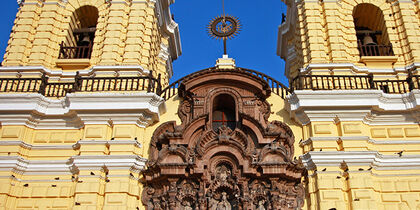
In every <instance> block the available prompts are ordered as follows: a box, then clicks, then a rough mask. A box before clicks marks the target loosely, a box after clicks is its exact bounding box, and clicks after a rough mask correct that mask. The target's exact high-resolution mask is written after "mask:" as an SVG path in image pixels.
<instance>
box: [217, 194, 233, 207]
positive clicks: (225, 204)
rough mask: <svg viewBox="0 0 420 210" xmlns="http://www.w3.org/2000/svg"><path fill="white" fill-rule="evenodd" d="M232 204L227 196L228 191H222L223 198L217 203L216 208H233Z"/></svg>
mask: <svg viewBox="0 0 420 210" xmlns="http://www.w3.org/2000/svg"><path fill="white" fill-rule="evenodd" d="M231 209H232V206H231V205H230V203H229V201H228V200H227V197H226V192H222V200H221V201H220V202H219V203H218V204H217V209H216V210H231Z"/></svg>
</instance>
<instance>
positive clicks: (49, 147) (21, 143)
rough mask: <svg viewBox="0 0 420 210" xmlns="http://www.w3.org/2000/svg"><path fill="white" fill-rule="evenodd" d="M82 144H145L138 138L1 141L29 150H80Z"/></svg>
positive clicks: (1, 143) (0, 142) (7, 144)
mask: <svg viewBox="0 0 420 210" xmlns="http://www.w3.org/2000/svg"><path fill="white" fill-rule="evenodd" d="M81 145H134V146H135V147H138V148H142V147H143V145H142V144H141V143H140V142H138V141H136V140H94V141H92V140H79V141H77V143H75V144H72V145H62V144H57V145H55V144H48V145H33V144H29V143H26V142H24V141H5V140H2V141H0V147H1V146H19V147H22V148H24V149H28V150H78V149H79V148H80V146H81Z"/></svg>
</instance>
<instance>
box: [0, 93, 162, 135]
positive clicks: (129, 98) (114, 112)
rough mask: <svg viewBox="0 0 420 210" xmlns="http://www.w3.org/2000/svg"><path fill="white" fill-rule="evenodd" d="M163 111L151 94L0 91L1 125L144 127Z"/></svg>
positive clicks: (154, 120)
mask: <svg viewBox="0 0 420 210" xmlns="http://www.w3.org/2000/svg"><path fill="white" fill-rule="evenodd" d="M165 112H166V105H165V103H164V99H162V98H160V97H159V96H157V95H156V94H154V93H145V92H137V93H70V94H67V95H66V97H64V98H61V99H50V98H46V97H44V96H42V95H41V94H38V93H27V94H0V122H2V125H26V126H28V127H31V128H36V129H53V128H54V129H74V128H80V127H83V125H84V124H108V123H109V121H112V122H113V124H136V125H138V126H140V127H147V126H149V125H150V124H152V123H154V122H157V121H159V118H160V115H161V114H163V113H165Z"/></svg>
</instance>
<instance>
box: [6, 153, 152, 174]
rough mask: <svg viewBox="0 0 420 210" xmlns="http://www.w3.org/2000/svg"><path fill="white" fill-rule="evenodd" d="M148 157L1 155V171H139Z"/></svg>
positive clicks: (72, 172) (65, 172)
mask: <svg viewBox="0 0 420 210" xmlns="http://www.w3.org/2000/svg"><path fill="white" fill-rule="evenodd" d="M146 161H147V159H145V158H142V157H140V156H138V155H89V156H73V157H71V158H69V159H66V160H27V159H24V158H22V157H18V156H1V157H0V171H12V172H14V173H16V174H22V175H52V174H77V173H78V172H79V171H80V170H97V169H101V168H103V167H107V168H108V169H110V170H113V169H117V170H118V169H128V170H131V171H134V172H139V171H141V170H143V168H144V167H145V164H146Z"/></svg>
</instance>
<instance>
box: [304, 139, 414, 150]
mask: <svg viewBox="0 0 420 210" xmlns="http://www.w3.org/2000/svg"><path fill="white" fill-rule="evenodd" d="M338 140H342V141H366V142H367V143H369V144H374V145H394V144H395V145H405V144H420V139H419V140H397V139H393V140H375V139H372V138H370V137H369V136H334V137H310V138H308V139H306V140H304V141H302V142H300V143H299V146H301V147H303V146H305V145H309V144H311V143H312V142H314V141H338ZM361 146H362V145H361Z"/></svg>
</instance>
